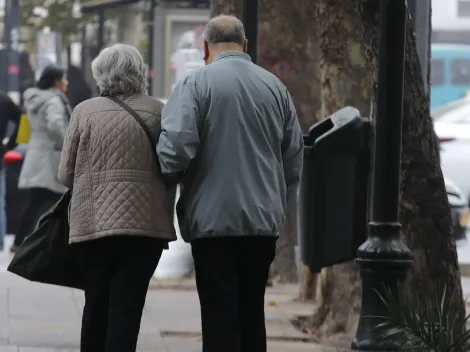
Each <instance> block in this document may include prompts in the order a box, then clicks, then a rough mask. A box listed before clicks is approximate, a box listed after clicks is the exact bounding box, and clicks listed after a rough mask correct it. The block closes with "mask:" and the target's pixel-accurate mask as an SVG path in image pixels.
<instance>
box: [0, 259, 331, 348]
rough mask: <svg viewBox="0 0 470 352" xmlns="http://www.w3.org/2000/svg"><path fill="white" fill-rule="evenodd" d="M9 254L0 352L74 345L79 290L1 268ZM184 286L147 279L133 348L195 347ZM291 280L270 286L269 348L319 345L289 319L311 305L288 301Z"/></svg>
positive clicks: (1, 298) (194, 322) (193, 303)
mask: <svg viewBox="0 0 470 352" xmlns="http://www.w3.org/2000/svg"><path fill="white" fill-rule="evenodd" d="M9 258H10V254H8V253H5V252H0V352H18V351H21V352H53V351H54V352H59V351H63V352H65V351H69V352H72V351H74V352H75V351H78V349H79V334H80V320H81V312H82V309H83V304H84V297H83V292H81V291H78V290H72V289H67V288H61V287H55V286H50V285H43V284H37V283H31V282H28V281H26V280H24V279H21V278H19V277H17V276H15V275H13V274H10V273H7V272H6V266H7V264H8V262H9ZM187 285H188V287H187V289H186V290H185V289H183V290H181V289H176V288H175V287H173V288H172V287H171V286H170V287H169V288H168V286H167V287H162V286H161V284H157V283H153V284H152V285H151V289H150V290H149V293H148V296H147V303H146V306H145V310H144V315H143V320H142V327H141V333H140V337H139V344H138V351H148V352H150V351H159V352H160V351H161V352H200V351H201V341H200V331H201V325H200V311H199V301H198V297H197V293H196V291H195V290H194V289H192V286H191V282H190V281H189V284H188V283H187ZM293 293H295V286H290V287H289V286H283V287H280V288H279V289H270V290H269V293H268V295H267V300H266V302H267V304H266V320H267V330H268V336H269V339H270V342H269V348H268V351H269V352H290V351H292V352H294V351H297V352H303V351H310V352H316V351H324V349H323V348H322V347H321V346H319V345H315V344H313V343H305V342H295V340H298V341H302V340H305V335H303V334H300V333H299V332H297V331H296V330H295V329H294V328H293V327H292V326H291V325H290V323H289V318H290V316H291V315H292V314H295V313H305V314H308V313H309V311H313V306H309V305H303V304H298V303H297V304H296V303H293V302H291V300H292V297H293Z"/></svg>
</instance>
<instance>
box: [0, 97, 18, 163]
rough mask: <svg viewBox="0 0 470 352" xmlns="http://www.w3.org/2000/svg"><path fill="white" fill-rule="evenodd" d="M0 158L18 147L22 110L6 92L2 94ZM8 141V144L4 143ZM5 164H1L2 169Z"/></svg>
mask: <svg viewBox="0 0 470 352" xmlns="http://www.w3.org/2000/svg"><path fill="white" fill-rule="evenodd" d="M0 114H1V115H0V117H1V118H0V138H1V140H0V157H2V159H3V155H4V154H5V152H6V151H7V150H11V149H13V148H15V147H16V137H17V135H18V128H19V125H20V118H21V109H20V108H19V107H18V106H17V105H16V104H15V103H14V102H13V100H11V98H10V97H9V96H8V95H7V94H6V93H4V92H0ZM5 139H7V141H6V144H3V141H4V140H5ZM2 164H3V163H0V168H1V165H2Z"/></svg>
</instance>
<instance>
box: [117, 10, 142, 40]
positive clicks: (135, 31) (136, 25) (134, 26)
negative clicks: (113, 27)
mask: <svg viewBox="0 0 470 352" xmlns="http://www.w3.org/2000/svg"><path fill="white" fill-rule="evenodd" d="M142 6H143V3H142V2H138V3H135V4H131V5H125V6H123V8H122V9H119V12H118V16H117V41H118V42H119V43H124V44H128V45H132V46H135V47H136V48H139V47H140V40H141V38H142V34H143V29H144V28H143V18H142V17H143V16H142V12H143V7H142Z"/></svg>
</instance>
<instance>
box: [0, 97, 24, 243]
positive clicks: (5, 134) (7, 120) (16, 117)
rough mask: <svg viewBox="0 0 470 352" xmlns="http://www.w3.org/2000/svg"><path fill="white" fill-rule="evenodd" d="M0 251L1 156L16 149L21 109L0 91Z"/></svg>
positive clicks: (2, 229) (1, 231) (2, 226)
mask: <svg viewBox="0 0 470 352" xmlns="http://www.w3.org/2000/svg"><path fill="white" fill-rule="evenodd" d="M0 111H1V116H2V118H1V119H0V138H1V139H2V143H1V144H0V158H1V160H0V250H3V247H4V239H5V234H6V229H7V226H6V220H7V218H6V208H5V207H6V204H5V197H6V193H5V191H6V189H5V172H6V170H5V166H4V165H3V156H4V155H5V153H6V152H7V151H9V150H12V149H14V148H15V147H16V137H17V135H18V128H19V125H20V119H21V109H20V108H19V107H18V106H17V105H16V104H15V103H14V102H13V100H11V98H10V97H9V96H8V94H6V93H5V92H2V91H0Z"/></svg>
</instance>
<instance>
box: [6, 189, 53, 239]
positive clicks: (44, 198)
mask: <svg viewBox="0 0 470 352" xmlns="http://www.w3.org/2000/svg"><path fill="white" fill-rule="evenodd" d="M25 195H26V197H25V198H26V199H25V203H26V205H25V208H24V209H23V213H22V214H21V219H20V224H19V226H18V231H17V233H16V234H15V241H14V245H15V246H19V245H20V244H21V243H22V242H23V240H24V239H25V237H26V236H28V235H29V234H30V233H31V232H32V231H33V230H34V229H35V227H36V225H37V222H38V221H39V219H40V218H41V216H42V215H43V214H44V213H45V212H47V211H48V210H49V209H50V208H51V207H52V206H53V205H54V204H55V203H56V202H57V201H58V200H59V199H60V197H62V194H60V193H56V192H52V191H50V190H48V189H46V188H30V189H28V190H27V191H26V194H25Z"/></svg>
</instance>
